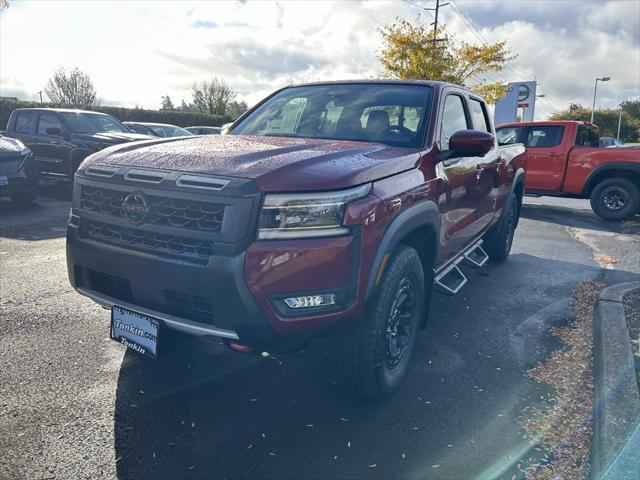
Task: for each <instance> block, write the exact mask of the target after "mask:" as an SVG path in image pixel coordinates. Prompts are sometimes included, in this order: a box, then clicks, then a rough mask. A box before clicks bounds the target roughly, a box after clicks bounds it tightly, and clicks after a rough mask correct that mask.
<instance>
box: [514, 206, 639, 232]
mask: <svg viewBox="0 0 640 480" xmlns="http://www.w3.org/2000/svg"><path fill="white" fill-rule="evenodd" d="M521 216H522V217H523V218H528V219H530V220H537V221H541V222H551V223H556V224H558V225H565V226H567V227H575V228H586V229H589V230H598V231H602V232H614V233H626V234H631V235H634V234H635V235H637V234H640V215H636V216H635V217H634V218H633V219H632V220H629V221H626V222H607V221H605V220H602V219H600V218H599V217H598V216H597V215H596V214H595V213H593V212H592V211H590V210H578V209H572V208H567V207H559V206H555V205H553V206H551V205H532V204H523V205H522V212H521Z"/></svg>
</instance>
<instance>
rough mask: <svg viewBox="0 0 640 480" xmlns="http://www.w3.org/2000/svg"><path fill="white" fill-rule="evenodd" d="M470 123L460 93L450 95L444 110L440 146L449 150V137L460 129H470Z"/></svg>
mask: <svg viewBox="0 0 640 480" xmlns="http://www.w3.org/2000/svg"><path fill="white" fill-rule="evenodd" d="M468 129H469V125H468V122H467V116H466V114H465V109H464V103H462V97H460V96H459V95H449V96H448V97H447V99H446V100H445V102H444V111H443V112H442V128H441V130H440V148H441V149H442V150H449V139H450V138H451V135H453V134H454V133H456V132H458V131H460V130H468Z"/></svg>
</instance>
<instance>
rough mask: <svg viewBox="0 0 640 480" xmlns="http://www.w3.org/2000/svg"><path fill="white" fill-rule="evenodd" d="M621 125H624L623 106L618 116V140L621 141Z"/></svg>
mask: <svg viewBox="0 0 640 480" xmlns="http://www.w3.org/2000/svg"><path fill="white" fill-rule="evenodd" d="M620 125H622V106H620V115H619V116H618V134H617V135H616V139H617V140H620Z"/></svg>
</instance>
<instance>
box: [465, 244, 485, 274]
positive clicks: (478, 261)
mask: <svg viewBox="0 0 640 480" xmlns="http://www.w3.org/2000/svg"><path fill="white" fill-rule="evenodd" d="M464 259H465V260H466V261H467V263H468V264H469V265H471V266H472V267H477V268H480V267H482V266H484V264H485V263H487V260H489V255H487V252H485V251H484V250H483V249H482V240H480V241H479V242H478V243H476V244H475V245H474V246H473V247H471V249H469V250H467V251H466V252H465V254H464Z"/></svg>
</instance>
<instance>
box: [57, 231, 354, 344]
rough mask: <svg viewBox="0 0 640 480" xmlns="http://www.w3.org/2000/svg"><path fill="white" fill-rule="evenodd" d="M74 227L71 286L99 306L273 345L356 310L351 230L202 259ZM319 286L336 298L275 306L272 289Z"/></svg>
mask: <svg viewBox="0 0 640 480" xmlns="http://www.w3.org/2000/svg"><path fill="white" fill-rule="evenodd" d="M79 231H80V230H79V228H78V227H76V226H74V225H70V226H69V228H68V232H67V268H68V272H69V280H70V282H71V284H72V286H73V287H74V288H75V289H76V290H77V291H78V292H79V293H81V294H83V295H85V296H87V297H89V298H91V299H93V300H94V301H96V302H97V303H99V304H100V305H102V306H104V307H107V308H110V307H111V306H113V305H120V306H123V307H126V308H129V309H132V310H137V311H140V312H141V313H146V314H147V315H151V316H153V317H156V318H159V319H160V320H162V321H163V323H164V324H165V326H166V327H168V328H171V329H175V330H179V331H182V332H185V333H187V334H190V335H198V336H215V337H221V338H223V339H227V340H235V341H238V342H240V343H243V344H247V345H250V346H252V347H254V348H256V349H262V350H268V351H278V350H286V349H290V348H293V347H295V346H296V345H298V344H300V343H302V342H305V341H307V340H308V339H309V338H311V337H314V336H317V335H318V334H319V333H321V332H322V331H324V330H325V329H327V328H328V327H330V326H331V325H333V324H334V323H336V322H337V321H339V320H342V319H344V318H345V317H355V316H356V310H357V308H356V305H355V285H356V282H355V277H357V268H356V267H357V264H356V263H355V260H354V258H355V257H356V251H357V250H356V246H357V241H356V240H355V238H356V237H341V238H336V239H325V240H319V241H318V240H314V241H311V243H308V244H307V246H306V248H300V242H297V243H295V242H291V241H287V242H257V243H254V244H253V245H252V246H251V247H250V248H249V249H248V250H247V251H246V252H242V253H240V254H237V255H234V256H223V255H214V256H211V257H210V259H209V262H208V263H207V264H206V265H203V264H195V263H191V262H185V261H183V260H180V259H172V258H167V257H160V256H157V255H153V254H148V253H145V252H140V251H135V250H130V249H126V248H122V247H118V246H113V245H108V244H104V243H101V242H96V241H93V240H90V239H87V238H83V237H82V235H79ZM307 242H308V241H307ZM303 243H304V242H303ZM345 265H346V266H345ZM320 287H322V289H324V290H326V289H331V288H333V289H335V290H336V291H340V292H342V293H343V298H344V299H345V302H344V304H343V305H341V306H340V308H339V309H333V310H332V311H328V312H315V313H311V314H308V315H306V316H302V315H293V316H288V315H283V314H282V312H279V311H278V309H277V305H276V304H275V302H277V301H279V299H278V298H277V297H278V295H276V293H279V294H282V293H287V292H300V293H307V292H313V291H318V290H320V289H321V288H320Z"/></svg>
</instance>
